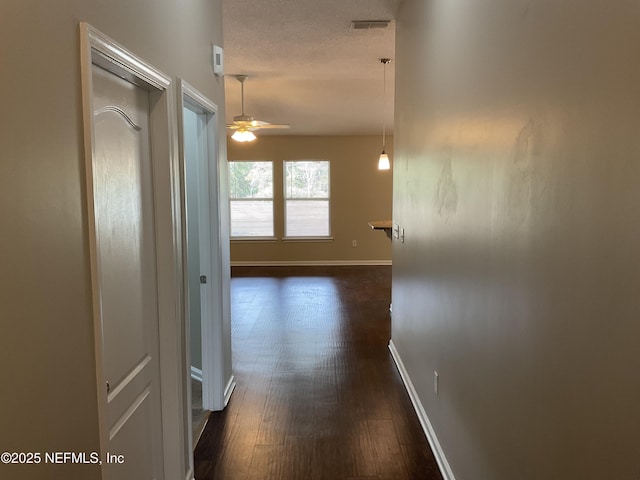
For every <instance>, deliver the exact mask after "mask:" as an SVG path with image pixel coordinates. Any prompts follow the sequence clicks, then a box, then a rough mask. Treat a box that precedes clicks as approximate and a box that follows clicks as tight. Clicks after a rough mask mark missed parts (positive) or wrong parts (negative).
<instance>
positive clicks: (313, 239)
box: [282, 237, 333, 243]
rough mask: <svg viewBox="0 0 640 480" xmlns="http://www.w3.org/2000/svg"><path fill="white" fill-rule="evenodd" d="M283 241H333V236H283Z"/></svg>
mask: <svg viewBox="0 0 640 480" xmlns="http://www.w3.org/2000/svg"><path fill="white" fill-rule="evenodd" d="M282 241H283V242H316V243H324V242H333V237H283V238H282Z"/></svg>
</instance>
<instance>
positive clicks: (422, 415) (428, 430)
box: [389, 340, 456, 480]
mask: <svg viewBox="0 0 640 480" xmlns="http://www.w3.org/2000/svg"><path fill="white" fill-rule="evenodd" d="M389 350H390V351H391V356H392V357H393V360H394V361H395V362H396V366H397V367H398V371H399V372H400V376H401V377H402V381H403V382H404V386H405V388H406V389H407V393H408V394H409V398H410V399H411V403H412V404H413V408H414V409H415V411H416V414H417V415H418V420H419V421H420V425H421V426H422V430H423V431H424V434H425V435H426V436H427V440H428V441H429V446H431V450H432V451H433V455H434V457H435V458H436V462H437V463H438V467H439V468H440V473H441V474H442V477H443V478H444V480H456V479H455V477H454V476H453V471H452V470H451V466H450V465H449V462H448V461H447V458H446V457H445V455H444V451H443V450H442V447H441V446H440V442H439V441H438V437H437V436H436V432H435V430H434V429H433V427H432V426H431V422H430V421H429V417H428V416H427V412H426V411H425V409H424V407H423V406H422V402H421V401H420V398H418V394H417V392H416V390H415V388H414V387H413V383H412V382H411V378H410V377H409V373H408V372H407V370H406V369H405V367H404V364H403V363H402V358H400V354H399V353H398V350H396V347H395V345H394V344H393V340H390V341H389Z"/></svg>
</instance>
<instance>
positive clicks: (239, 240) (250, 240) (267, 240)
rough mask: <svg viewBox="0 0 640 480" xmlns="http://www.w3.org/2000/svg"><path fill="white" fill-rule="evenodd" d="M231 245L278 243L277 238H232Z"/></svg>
mask: <svg viewBox="0 0 640 480" xmlns="http://www.w3.org/2000/svg"><path fill="white" fill-rule="evenodd" d="M229 240H231V243H236V242H237V243H270V242H276V241H278V239H277V238H276V237H231V238H230V239H229Z"/></svg>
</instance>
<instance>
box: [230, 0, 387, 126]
mask: <svg viewBox="0 0 640 480" xmlns="http://www.w3.org/2000/svg"><path fill="white" fill-rule="evenodd" d="M398 3H399V0H224V1H223V4H224V54H225V57H224V69H225V96H226V115H227V118H226V120H227V123H229V122H231V121H232V119H233V116H234V115H239V114H240V112H241V105H240V83H239V82H238V81H237V80H236V79H235V78H234V76H233V75H236V74H247V75H249V78H248V80H247V81H246V82H245V89H244V94H245V113H246V114H247V115H253V116H254V117H255V118H256V119H259V120H265V121H268V122H271V123H288V124H290V125H291V128H290V129H289V130H271V131H264V130H263V131H261V132H260V133H259V134H258V135H274V134H275V135H278V134H280V135H282V134H285V135H366V134H377V133H381V131H382V121H383V112H382V110H383V65H382V64H381V63H380V58H384V57H387V58H391V59H393V58H394V52H395V21H394V18H395V12H396V9H397V5H398ZM352 20H391V24H390V25H389V27H388V28H386V29H369V30H353V29H351V28H350V26H351V21H352ZM386 70H387V71H386V77H387V81H386V92H387V94H386V109H385V110H386V113H385V115H384V118H385V119H386V126H387V131H388V132H390V131H392V125H393V85H394V63H393V61H392V62H391V63H390V64H389V65H387V67H386Z"/></svg>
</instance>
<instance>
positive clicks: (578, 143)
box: [393, 0, 640, 480]
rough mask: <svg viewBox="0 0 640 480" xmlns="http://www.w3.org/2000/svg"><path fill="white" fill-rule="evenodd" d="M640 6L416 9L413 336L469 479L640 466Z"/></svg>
mask: <svg viewBox="0 0 640 480" xmlns="http://www.w3.org/2000/svg"><path fill="white" fill-rule="evenodd" d="M639 14H640V11H639V10H638V6H637V4H636V3H634V2H612V3H606V2H602V1H597V0H567V1H562V2H559V1H557V0H538V1H528V0H522V1H515V2H514V1H507V0H488V1H484V2H476V1H473V0H453V1H452V0H405V2H404V3H403V4H402V5H401V8H400V12H399V18H398V25H397V32H398V36H397V60H396V62H395V65H396V79H397V80H396V82H397V84H396V86H397V91H396V113H395V118H396V123H395V141H396V146H395V170H394V213H393V215H394V219H395V221H396V222H398V223H400V224H401V225H402V226H403V227H404V228H405V233H406V243H404V244H400V243H394V247H393V262H394V273H393V307H394V312H393V341H394V343H395V344H396V346H397V349H398V351H399V352H400V356H401V358H402V359H403V361H404V363H405V366H406V367H407V370H408V372H409V375H410V377H411V380H412V382H413V384H414V386H415V387H416V390H417V393H418V395H419V398H420V400H421V402H422V405H423V406H424V408H425V409H426V412H427V414H428V417H429V419H430V420H431V423H432V424H433V427H434V429H435V431H436V433H437V437H438V439H439V441H440V443H441V445H442V447H443V450H444V453H445V455H446V458H447V459H448V460H449V463H450V464H451V467H452V469H453V473H454V474H455V478H456V479H457V480H513V479H529V480H540V479H546V480H553V479H558V480H568V479H581V480H599V479H605V478H606V479H616V480H625V479H627V480H632V479H637V478H639V476H640V408H638V406H639V405H640V348H639V339H640V295H638V289H640V249H639V248H638V246H639V245H640V222H639V221H638V219H639V214H640V161H639V159H640V135H639V132H640V90H639V85H640V83H639V81H640V63H639V61H638V54H637V50H638V45H639V44H640V29H639V28H638V20H639ZM434 370H437V371H438V372H439V374H440V393H439V395H438V396H436V395H435V393H434V387H433V371H434Z"/></svg>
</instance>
